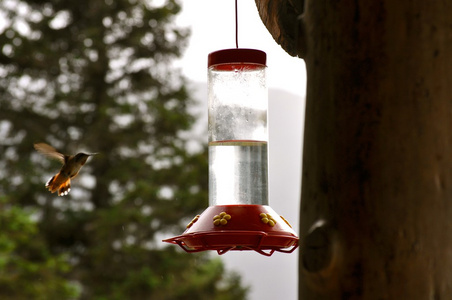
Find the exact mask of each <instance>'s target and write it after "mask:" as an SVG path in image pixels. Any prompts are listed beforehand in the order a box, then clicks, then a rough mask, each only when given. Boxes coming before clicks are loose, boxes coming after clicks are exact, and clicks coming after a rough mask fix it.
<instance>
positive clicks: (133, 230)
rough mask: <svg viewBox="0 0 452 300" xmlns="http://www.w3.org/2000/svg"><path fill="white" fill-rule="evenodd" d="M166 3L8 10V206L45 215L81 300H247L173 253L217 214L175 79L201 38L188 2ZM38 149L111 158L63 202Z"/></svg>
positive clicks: (92, 162)
mask: <svg viewBox="0 0 452 300" xmlns="http://www.w3.org/2000/svg"><path fill="white" fill-rule="evenodd" d="M159 3H160V4H154V3H153V2H152V1H136V0H115V1H112V0H105V1H92V0H64V1H63V0H54V1H42V0H26V1H20V0H5V1H2V2H0V15H1V18H2V19H4V20H5V22H4V24H3V25H0V45H2V46H1V49H0V50H1V52H0V107H1V109H0V145H1V152H2V156H1V157H0V166H1V171H0V194H5V195H8V197H7V198H6V199H8V205H12V206H13V207H21V208H23V209H26V208H33V209H34V210H35V213H34V216H35V218H37V219H38V220H39V222H38V225H37V226H38V228H39V231H37V232H36V234H35V238H36V239H40V240H41V241H42V243H43V244H44V245H45V246H46V248H47V251H48V252H49V253H50V254H51V255H54V256H55V257H62V255H64V256H66V257H69V258H70V263H71V268H70V270H69V271H68V274H67V275H66V278H67V279H68V280H69V281H71V282H76V283H77V284H79V285H80V290H81V296H80V297H81V299H186V297H187V296H189V298H191V299H240V298H244V297H245V295H246V289H245V288H243V287H241V285H240V280H239V279H238V277H237V276H236V275H234V274H229V273H227V274H225V272H224V269H223V266H222V264H221V262H219V261H217V260H210V259H209V256H207V255H206V254H197V255H193V254H190V255H188V254H186V253H184V252H181V251H180V250H179V249H178V248H176V247H175V246H171V245H169V246H167V245H163V244H162V243H161V242H160V240H161V239H162V237H163V236H164V235H166V236H168V235H172V234H174V233H180V232H182V230H183V225H184V224H186V223H187V222H188V221H189V220H190V219H191V218H192V217H193V216H194V215H196V213H199V212H200V211H202V209H203V208H205V207H206V206H207V195H206V189H207V186H206V185H207V166H206V154H205V147H203V149H204V150H203V151H189V149H188V147H187V142H188V141H187V139H186V138H185V136H186V134H185V133H186V132H187V131H189V130H190V128H191V125H192V123H193V121H194V118H193V116H191V115H190V114H189V112H188V108H189V107H190V105H192V104H193V101H194V100H193V99H191V98H190V95H189V91H188V88H187V83H186V81H185V79H184V78H183V77H182V76H181V74H180V73H179V72H178V70H176V69H175V68H173V67H171V62H172V60H174V59H176V58H178V57H180V55H181V51H182V50H183V48H184V46H185V44H186V42H187V37H188V35H189V32H188V30H186V29H183V28H178V27H177V26H175V25H174V18H175V16H176V15H177V14H178V12H179V11H180V9H181V7H180V4H179V3H178V2H177V1H174V0H168V1H165V2H164V3H161V2H159ZM2 26H3V27H2ZM36 142H47V143H49V144H51V145H52V146H53V147H55V148H57V149H58V150H60V151H61V152H63V153H67V154H74V153H76V152H79V151H86V152H99V154H98V155H96V156H95V157H93V158H90V159H89V161H88V162H87V164H86V165H85V167H84V168H83V169H82V171H81V174H80V175H79V176H78V178H77V179H76V180H75V181H74V182H73V188H72V190H71V193H70V194H69V195H68V196H65V197H57V196H55V195H54V194H50V193H49V192H48V191H46V190H45V188H44V186H43V184H44V183H45V181H46V180H47V179H48V178H49V177H50V176H51V175H53V174H52V173H55V172H56V171H57V170H58V168H59V165H58V163H57V162H52V161H49V160H47V159H46V158H44V157H42V156H39V154H37V153H35V152H34V150H33V146H32V145H33V143H36ZM0 267H1V266H0Z"/></svg>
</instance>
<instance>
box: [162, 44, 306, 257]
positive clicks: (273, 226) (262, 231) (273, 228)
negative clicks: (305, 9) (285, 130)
mask: <svg viewBox="0 0 452 300" xmlns="http://www.w3.org/2000/svg"><path fill="white" fill-rule="evenodd" d="M265 64H266V54H265V52H263V51H260V50H254V49H226V50H220V51H216V52H213V53H210V54H209V57H208V96H209V100H208V134H209V145H208V146H209V207H208V208H207V209H206V210H205V211H204V212H203V213H202V214H201V215H198V216H195V217H194V218H193V220H192V221H191V222H190V223H189V224H188V225H187V230H186V231H185V232H184V233H183V234H182V235H180V236H177V237H174V238H171V239H167V240H164V241H165V242H169V243H173V244H178V245H179V246H181V247H182V248H183V249H184V250H185V251H187V252H198V251H204V250H216V251H217V252H218V253H219V254H224V253H226V252H228V251H230V250H255V251H257V252H258V253H260V254H263V255H267V256H270V255H272V254H273V252H274V251H279V252H286V253H291V252H293V251H294V250H295V249H296V248H297V247H298V236H297V235H296V233H295V232H294V231H293V229H292V227H291V226H290V224H289V223H288V222H287V221H286V220H285V219H284V218H283V217H282V216H279V215H278V214H276V212H275V211H274V210H273V209H272V208H271V207H270V206H268V202H269V201H268V132H267V108H268V90H267V84H266V65H265Z"/></svg>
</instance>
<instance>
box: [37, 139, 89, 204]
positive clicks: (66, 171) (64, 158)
mask: <svg viewBox="0 0 452 300" xmlns="http://www.w3.org/2000/svg"><path fill="white" fill-rule="evenodd" d="M34 148H35V149H36V150H37V151H38V152H39V153H41V154H44V155H46V156H48V157H50V158H53V159H56V160H58V161H60V162H61V163H62V164H63V166H62V167H61V169H60V171H59V172H58V173H57V174H56V175H55V176H53V177H52V178H50V179H49V181H47V183H46V188H47V189H48V190H49V191H50V192H51V193H55V192H56V191H58V196H65V195H67V194H69V191H70V190H71V179H72V178H74V177H75V176H77V174H78V172H79V171H80V169H81V168H82V166H83V165H84V164H85V163H86V161H87V160H88V157H90V156H92V155H96V154H97V153H89V154H87V153H82V152H80V153H77V154H75V155H66V154H62V153H59V152H58V151H57V150H55V148H53V147H52V146H50V145H47V144H45V143H38V144H34Z"/></svg>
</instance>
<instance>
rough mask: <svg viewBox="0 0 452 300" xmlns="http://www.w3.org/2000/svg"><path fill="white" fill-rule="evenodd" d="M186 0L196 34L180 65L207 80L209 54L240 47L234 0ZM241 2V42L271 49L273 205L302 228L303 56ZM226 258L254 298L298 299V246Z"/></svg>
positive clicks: (186, 15) (185, 17)
mask: <svg viewBox="0 0 452 300" xmlns="http://www.w3.org/2000/svg"><path fill="white" fill-rule="evenodd" d="M181 1H182V5H183V8H182V13H181V14H180V16H179V18H178V23H179V24H180V25H183V26H188V27H190V28H191V30H192V34H191V38H190V43H189V46H188V49H187V50H186V52H185V55H184V57H183V59H182V60H181V61H180V62H178V63H177V66H178V67H181V68H182V71H183V74H184V75H185V76H186V77H187V78H188V79H190V80H192V81H195V82H201V83H203V82H204V83H205V82H206V80H207V55H208V54H209V53H210V52H212V51H216V50H221V49H227V48H235V14H234V0H181ZM238 2H239V7H238V11H239V13H238V15H239V47H240V48H254V49H259V50H263V51H265V52H266V53H267V66H268V69H267V83H268V87H269V148H270V154H269V165H270V167H269V168H270V174H269V180H270V183H269V186H270V199H269V202H270V206H271V207H272V208H273V209H274V210H275V211H276V212H277V213H279V214H280V215H283V216H284V217H285V218H286V219H287V220H288V221H289V222H290V223H291V224H292V226H293V227H294V229H295V231H296V232H298V224H299V222H298V216H299V199H300V176H301V147H302V130H303V124H304V97H305V90H306V74H305V65H304V61H303V60H302V59H300V58H294V57H291V56H290V55H289V54H287V53H286V52H285V51H284V50H282V48H281V47H280V46H279V45H278V44H277V43H276V42H275V41H274V40H273V38H272V36H271V35H270V33H269V32H268V31H267V29H266V28H265V26H264V25H263V23H262V21H261V20H260V18H259V15H258V12H257V8H256V6H255V2H254V0H246V1H245V0H241V1H238ZM275 89H277V90H282V91H285V93H284V92H281V91H275ZM289 93H290V94H289ZM206 95H207V91H206ZM205 112H207V107H206V108H205ZM206 127H207V124H206ZM212 255H216V253H215V252H212ZM222 258H223V260H224V262H225V263H226V266H227V268H228V269H231V270H235V271H238V272H239V273H240V274H241V276H242V278H243V281H244V283H245V284H247V285H250V286H251V292H250V297H249V300H262V299H264V300H266V299H282V297H284V299H287V300H292V299H293V300H295V299H297V297H298V296H297V293H298V287H297V284H298V279H297V278H298V277H297V276H298V274H297V270H298V250H297V251H296V252H294V253H292V254H285V253H274V254H273V256H271V257H265V256H263V255H260V254H258V253H256V252H251V251H231V252H228V253H226V254H224V255H222Z"/></svg>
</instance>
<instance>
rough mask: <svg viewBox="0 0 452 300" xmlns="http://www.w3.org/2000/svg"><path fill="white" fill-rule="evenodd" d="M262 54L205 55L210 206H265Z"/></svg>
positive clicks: (246, 51) (248, 51)
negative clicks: (206, 56) (206, 60)
mask: <svg viewBox="0 0 452 300" xmlns="http://www.w3.org/2000/svg"><path fill="white" fill-rule="evenodd" d="M265 63H266V54H265V52H262V51H260V50H254V49H227V50H220V51H217V52H213V53H210V54H209V59H208V96H209V97H208V99H209V100H208V115H209V117H208V123H209V124H208V132H209V204H210V205H227V204H255V205H268V133H267V109H268V90H267V84H266V66H265Z"/></svg>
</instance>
